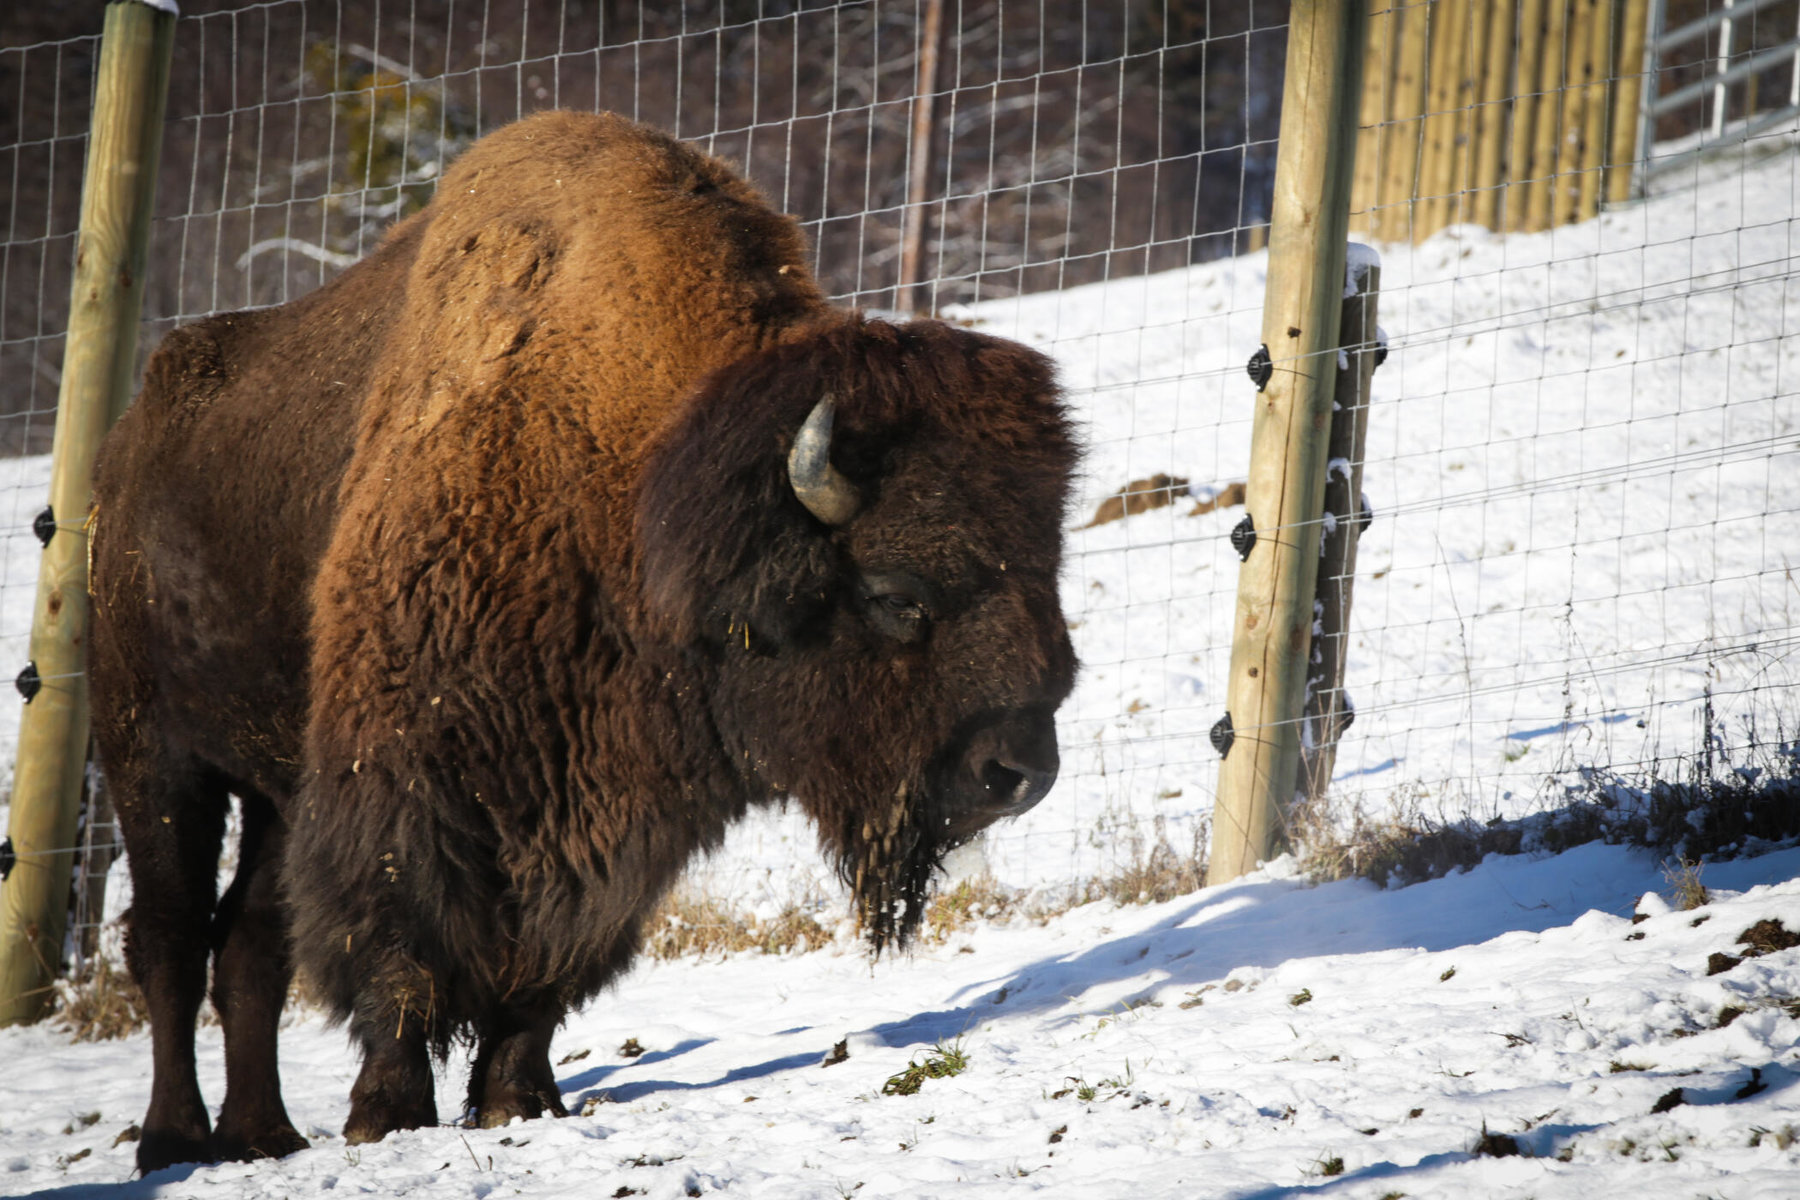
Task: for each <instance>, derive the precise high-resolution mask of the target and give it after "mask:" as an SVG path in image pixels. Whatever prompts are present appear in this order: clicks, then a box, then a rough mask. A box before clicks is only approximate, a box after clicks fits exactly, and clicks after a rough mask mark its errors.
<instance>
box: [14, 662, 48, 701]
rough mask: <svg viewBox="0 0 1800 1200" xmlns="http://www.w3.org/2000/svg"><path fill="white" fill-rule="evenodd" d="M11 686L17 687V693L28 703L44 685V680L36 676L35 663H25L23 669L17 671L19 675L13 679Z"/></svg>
mask: <svg viewBox="0 0 1800 1200" xmlns="http://www.w3.org/2000/svg"><path fill="white" fill-rule="evenodd" d="M13 686H14V687H16V688H18V689H19V695H21V696H23V697H25V703H27V704H30V703H31V701H32V700H33V698H35V697H36V696H37V694H38V692H39V691H40V690H42V688H43V686H44V681H43V680H42V679H40V678H38V669H37V664H36V663H35V662H28V663H26V664H25V669H24V670H23V671H20V672H19V677H18V678H17V679H15V680H13Z"/></svg>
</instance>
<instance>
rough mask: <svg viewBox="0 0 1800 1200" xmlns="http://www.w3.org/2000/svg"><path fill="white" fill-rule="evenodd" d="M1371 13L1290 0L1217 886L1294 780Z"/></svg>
mask: <svg viewBox="0 0 1800 1200" xmlns="http://www.w3.org/2000/svg"><path fill="white" fill-rule="evenodd" d="M1367 19H1368V6H1367V4H1365V3H1361V2H1360V0H1295V3H1294V5H1293V7H1292V9H1291V12H1290V18H1289V26H1288V49H1287V78H1286V81H1285V83H1284V84H1283V88H1282V101H1281V104H1282V107H1281V144H1280V148H1279V150H1278V151H1277V153H1276V159H1275V197H1274V205H1273V211H1272V213H1271V219H1270V233H1269V276H1268V286H1267V292H1266V295H1265V298H1264V301H1263V326H1262V332H1263V343H1264V348H1263V350H1262V351H1260V352H1259V355H1258V359H1257V360H1253V363H1254V364H1255V365H1253V368H1252V373H1253V374H1254V375H1255V376H1256V377H1257V379H1258V393H1257V395H1256V414H1255V418H1254V422H1253V425H1252V430H1251V449H1250V456H1251V462H1250V472H1249V480H1248V484H1247V487H1246V495H1245V503H1244V507H1245V510H1246V513H1247V514H1248V515H1247V516H1246V517H1245V519H1244V521H1243V522H1242V523H1240V525H1239V527H1238V529H1237V530H1235V531H1233V543H1234V545H1236V546H1238V547H1239V553H1240V554H1241V555H1242V556H1243V558H1244V565H1243V568H1242V569H1241V571H1240V572H1239V574H1238V595H1237V613H1236V621H1235V625H1234V629H1233V634H1232V643H1231V678H1230V682H1229V685H1228V688H1227V692H1226V697H1227V704H1226V714H1225V716H1224V717H1223V718H1221V719H1220V721H1219V724H1218V726H1216V727H1215V729H1214V741H1215V743H1216V744H1217V745H1219V746H1220V747H1221V748H1222V750H1223V753H1224V755H1225V760H1224V762H1223V763H1222V764H1221V765H1220V768H1219V795H1218V801H1217V803H1216V805H1215V807H1214V811H1213V829H1212V853H1211V866H1210V868H1209V879H1210V881H1211V882H1214V883H1218V882H1222V881H1224V880H1228V879H1235V878H1236V877H1237V876H1239V875H1242V874H1244V873H1245V872H1247V871H1252V870H1255V869H1256V866H1257V864H1258V863H1260V862H1262V861H1264V860H1266V859H1268V858H1269V857H1271V856H1272V855H1273V854H1274V853H1275V852H1276V851H1277V849H1278V848H1279V847H1280V846H1281V845H1282V844H1283V842H1284V840H1285V838H1284V832H1285V831H1284V827H1283V825H1284V819H1285V815H1286V812H1287V809H1288V806H1289V804H1290V802H1291V801H1292V799H1293V796H1294V786H1295V782H1296V779H1297V776H1298V774H1299V769H1300V720H1301V707H1302V703H1303V700H1304V696H1305V688H1306V662H1307V653H1308V643H1309V641H1310V639H1311V632H1312V606H1313V591H1314V588H1315V586H1316V583H1317V579H1318V571H1319V533H1320V527H1321V511H1322V502H1323V496H1324V490H1325V463H1326V454H1327V448H1328V442H1327V439H1328V437H1329V434H1330V428H1331V403H1332V391H1333V386H1334V384H1335V383H1336V380H1337V373H1338V372H1337V360H1338V315H1339V312H1338V310H1339V308H1340V306H1341V304H1342V301H1343V294H1344V258H1345V234H1346V230H1347V225H1348V221H1349V211H1350V187H1351V181H1352V173H1353V171H1354V167H1355V160H1356V117H1357V111H1358V106H1359V100H1360V97H1361V94H1362V58H1363V49H1364V36H1365V33H1364V31H1365V23H1366V21H1367Z"/></svg>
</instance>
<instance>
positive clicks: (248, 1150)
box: [212, 1125, 312, 1162]
mask: <svg viewBox="0 0 1800 1200" xmlns="http://www.w3.org/2000/svg"><path fill="white" fill-rule="evenodd" d="M311 1144H312V1143H311V1142H308V1141H307V1140H306V1139H305V1138H304V1137H302V1136H301V1135H300V1131H299V1130H297V1129H295V1128H294V1127H293V1126H292V1125H282V1126H278V1127H276V1128H274V1129H265V1130H262V1131H261V1132H250V1131H244V1132H238V1131H235V1130H229V1129H226V1128H225V1127H224V1126H220V1127H219V1128H218V1129H216V1130H214V1131H213V1137H212V1158H213V1161H215V1162H250V1161H251V1160H252V1159H258V1158H286V1157H287V1156H288V1155H290V1154H292V1153H294V1152H295V1151H297V1150H304V1149H306V1148H307V1147H308V1146H310V1145H311Z"/></svg>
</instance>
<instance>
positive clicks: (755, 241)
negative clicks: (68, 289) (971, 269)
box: [92, 113, 1077, 1171]
mask: <svg viewBox="0 0 1800 1200" xmlns="http://www.w3.org/2000/svg"><path fill="white" fill-rule="evenodd" d="M806 258H807V252H806V248H805V245H804V241H803V238H802V236H801V234H800V230H799V228H798V226H797V225H796V223H795V222H794V221H793V220H792V219H791V218H789V217H786V216H783V215H781V214H779V213H777V212H776V211H774V210H773V209H772V208H771V207H770V206H769V205H768V204H767V203H766V202H765V201H764V200H763V199H762V198H761V197H760V196H759V195H758V194H757V192H756V191H755V190H754V189H753V188H752V187H751V186H750V185H749V184H748V183H746V182H745V181H744V180H743V179H741V178H740V177H738V176H737V175H736V174H734V173H733V172H732V171H731V170H730V169H729V168H728V167H727V166H726V165H724V164H723V163H721V162H720V161H718V160H716V159H713V158H709V157H707V156H705V155H703V154H701V153H699V152H697V151H696V150H694V149H693V148H691V147H689V146H687V145H684V144H682V143H680V142H677V141H675V140H673V139H670V138H668V137H666V136H664V135H662V134H659V133H657V132H654V131H652V130H650V129H647V128H645V127H643V126H640V125H636V124H633V123H631V122H629V121H626V120H624V119H621V118H618V117H614V116H608V115H599V116H595V115H580V114H572V113H552V114H543V115H538V116H534V117H531V118H528V119H526V120H522V121H520V122H518V123H517V124H514V125H511V126H508V127H506V128H504V129H501V130H499V131H497V132H495V133H494V134H492V135H490V136H488V137H486V138H484V139H483V140H481V141H480V142H478V143H476V144H475V145H474V146H473V147H471V148H470V149H469V150H468V151H467V153H465V154H464V155H463V156H462V157H461V158H460V159H459V160H458V161H457V162H456V163H455V164H454V165H453V166H452V167H451V169H450V170H449V171H448V172H447V173H446V174H445V176H444V179H443V181H442V184H441V186H440V188H439V190H438V192H437V195H436V198H435V199H434V200H433V201H432V202H431V203H430V204H429V205H428V206H427V207H426V208H425V209H424V210H423V211H421V212H420V213H418V214H416V215H415V216H413V217H411V218H409V219H407V220H405V221H403V222H401V223H400V224H398V225H396V226H395V227H394V228H393V229H392V230H391V231H390V232H389V234H388V236H387V237H386V238H385V239H384V241H383V242H382V244H381V245H380V247H379V248H378V249H377V250H376V251H375V252H374V253H373V254H372V255H370V256H369V257H368V258H367V259H366V260H364V261H363V262H361V263H360V264H358V265H356V266H354V267H352V268H350V269H349V270H348V271H346V272H345V273H344V274H343V275H342V276H340V277H339V278H337V279H336V280H334V281H333V282H331V283H330V284H328V285H326V286H325V287H323V288H320V289H319V290H318V291H316V292H314V293H312V294H311V295H309V296H306V297H304V298H302V299H299V300H296V301H294V302H292V303H289V304H287V305H283V306H281V307H279V308H274V309H269V310H264V311H259V312H243V313H233V314H229V315H222V316H215V317H211V318H208V319H206V320H203V321H200V322H198V323H196V324H194V325H191V326H189V327H186V328H184V329H180V330H177V331H176V332H174V333H173V334H171V335H170V336H169V337H168V339H167V340H166V341H165V342H164V344H163V345H162V346H161V347H160V348H159V349H158V351H157V353H156V354H155V356H154V357H153V359H152V360H151V362H150V364H149V366H148V368H147V371H146V377H145V384H144V388H143V390H142V393H141V395H140V396H139V398H138V400H137V402H136V404H135V405H134V406H133V407H132V409H131V410H130V411H129V412H128V413H127V414H126V415H125V417H124V418H123V419H122V420H121V422H120V424H119V426H118V428H117V430H116V431H115V432H114V433H113V434H112V435H111V437H110V438H109V440H108V442H107V444H106V446H105V448H104V451H103V454H102V458H101V462H100V465H99V467H98V470H97V478H96V489H95V492H96V500H95V503H96V509H95V514H94V519H93V538H94V541H93V585H92V586H93V591H94V601H95V604H94V622H95V625H94V631H93V684H94V695H95V731H96V737H97V740H98V745H99V749H100V754H101V759H102V763H103V765H104V769H105V776H106V779H107V781H108V786H109V788H110V790H111V795H112V797H113V800H114V803H115V805H116V807H117V811H118V815H119V821H120V824H121V827H122V829H123V833H124V837H125V841H126V845H127V847H128V849H129V862H130V866H131V874H132V883H133V888H134V895H135V902H134V904H133V906H132V909H131V913H130V917H129V921H128V926H127V955H128V961H129V964H130V967H131V970H132V973H133V975H134V976H135V977H136V979H137V980H138V982H139V983H140V984H141V985H142V988H143V991H144V993H145V996H146V998H147V1000H148V1004H149V1008H150V1013H151V1025H152V1039H153V1046H154V1054H155V1074H154V1081H153V1084H152V1092H151V1101H150V1108H149V1112H148V1114H147V1115H146V1117H145V1119H144V1122H143V1137H142V1142H141V1145H140V1148H139V1151H138V1163H139V1166H140V1167H141V1168H142V1169H143V1170H146V1171H148V1170H153V1169H156V1168H158V1167H161V1166H164V1165H167V1164H170V1163H175V1162H181V1161H190V1160H212V1159H221V1158H249V1157H256V1156H261V1155H270V1156H274V1155H281V1154H285V1153H288V1152H290V1151H292V1150H295V1149H298V1148H300V1147H302V1146H304V1145H305V1144H306V1142H305V1139H303V1138H302V1137H301V1136H300V1134H299V1133H298V1132H297V1131H296V1130H295V1129H294V1127H293V1125H292V1123H291V1122H290V1121H289V1119H288V1116H287V1113H286V1111H285V1109H284V1107H283V1104H282V1099H281V1091H280V1084H279V1080H278V1075H277V1069H276V1023H277V1018H278V1016H279V1013H280V1009H281V1006H282V1003H283V1000H284V998H285V995H286V992H287V989H288V986H289V983H290V980H291V978H292V976H293V973H294V971H295V969H296V968H298V969H299V971H300V972H301V973H302V976H303V977H304V978H305V979H306V980H307V981H308V983H309V986H310V988H311V990H312V992H313V993H314V994H315V995H316V997H317V998H318V999H319V1000H320V1001H321V1002H322V1003H323V1004H324V1005H325V1006H326V1007H327V1008H328V1010H329V1012H330V1013H331V1014H332V1015H333V1016H334V1017H335V1018H337V1019H339V1020H342V1021H346V1022H347V1023H348V1026H349V1029H350V1032H351V1034H352V1036H353V1038H354V1039H355V1040H356V1041H357V1042H358V1043H359V1044H360V1049H361V1053H362V1060H363V1061H362V1068H361V1073H360V1075H359V1076H358V1078H357V1080H356V1083H355V1085H354V1088H353V1090H352V1092H351V1106H350V1113H349V1117H348V1120H347V1123H346V1124H345V1127H344V1134H345V1137H346V1138H347V1139H348V1140H349V1141H351V1142H364V1141H371V1140H375V1139H379V1138H381V1137H383V1136H384V1135H385V1134H387V1133H388V1132H390V1131H392V1130H397V1129H406V1128H412V1127H417V1126H422V1125H430V1124H435V1123H436V1121H437V1106H436V1100H435V1097H434V1094H433V1083H432V1070H431V1062H432V1058H433V1056H436V1057H437V1058H438V1059H440V1060H441V1059H442V1058H443V1057H444V1056H445V1055H446V1054H447V1052H448V1049H449V1047H450V1046H451V1045H452V1044H453V1043H455V1042H457V1041H459V1040H463V1039H467V1040H468V1041H470V1042H472V1043H473V1046H474V1051H473V1061H472V1064H471V1074H470V1080H469V1087H468V1111H469V1112H470V1113H471V1114H472V1117H473V1119H475V1120H477V1121H479V1122H480V1123H481V1124H483V1125H495V1124H502V1123H505V1122H506V1121H508V1120H510V1119H511V1118H513V1117H515V1116H524V1117H535V1116H539V1115H542V1114H544V1113H546V1112H548V1113H555V1114H562V1113H563V1112H564V1109H563V1105H562V1102H561V1098H560V1095H559V1090H558V1088H557V1086H556V1080H555V1077H554V1075H553V1073H552V1071H551V1067H550V1060H549V1054H548V1051H549V1045H550V1039H551V1036H552V1034H553V1033H554V1031H555V1030H556V1028H557V1027H558V1025H559V1024H560V1022H561V1021H562V1019H563V1017H564V1015H565V1014H566V1012H567V1011H568V1010H569V1008H570V1007H571V1006H572V1005H575V1004H578V1003H580V1002H582V1001H583V1000H585V999H587V998H589V997H591V996H593V995H594V994H596V993H597V992H598V991H599V990H600V989H601V988H603V987H604V986H605V985H606V984H607V983H608V982H609V981H610V980H611V979H613V978H614V977H615V976H616V975H617V974H618V973H619V972H620V971H621V970H622V969H623V968H624V967H625V966H626V965H627V964H628V963H629V962H630V961H631V958H632V956H633V954H634V953H635V951H636V948H637V946H638V944H639V937H640V933H641V927H642V925H643V922H644V920H645V918H646V917H647V915H648V914H649V913H650V912H651V911H652V910H653V908H654V906H655V905H656V904H657V903H658V901H659V899H660V898H661V897H662V896H663V895H664V894H665V893H666V891H667V890H668V888H669V887H670V886H671V884H672V883H673V881H674V880H675V879H676V878H677V877H678V875H679V874H680V872H681V871H682V869H683V866H684V865H685V864H686V863H687V862H688V861H689V860H690V858H692V857H693V855H694V854H695V853H696V852H697V851H700V850H703V849H705V848H709V847H712V846H715V845H717V844H718V842H719V840H720V838H721V836H722V835H723V834H724V832H725V830H726V828H727V826H729V825H730V824H731V822H733V821H734V820H736V819H737V818H738V817H740V816H741V815H743V814H744V813H745V812H746V811H747V810H748V809H750V808H751V807H752V806H757V805H768V804H772V803H780V802H783V801H784V800H785V799H787V798H792V800H793V801H794V802H795V803H797V804H799V805H800V806H801V807H802V809H803V810H804V811H805V812H806V813H808V814H809V815H810V817H811V818H812V819H813V821H814V822H815V824H816V826H817V828H818V832H819V836H820V840H821V843H822V846H823V847H824V848H825V850H826V851H827V852H828V854H829V855H830V856H831V857H832V858H833V860H834V861H835V864H836V866H837V868H838V870H839V871H840V872H841V874H842V876H843V878H844V880H845V881H846V883H847V885H848V886H849V887H850V889H851V891H852V895H853V899H854V904H855V905H856V909H857V913H858V915H859V917H860V919H861V921H862V923H863V925H864V927H865V929H866V930H867V933H868V937H869V939H870V942H871V943H872V945H873V947H874V948H875V949H876V950H880V949H881V948H882V947H884V946H890V945H904V944H905V942H906V941H907V938H908V936H909V934H910V933H911V932H912V931H913V930H914V927H915V926H916V925H917V923H918V921H919V919H920V916H921V914H922V906H923V900H924V898H925V895H926V892H927V888H928V885H929V882H930V878H931V876H932V874H933V872H934V870H935V869H936V867H937V865H938V863H939V862H940V860H941V857H942V855H943V854H944V853H945V852H946V851H947V850H948V849H949V848H951V847H953V846H955V845H957V844H958V843H959V842H962V841H964V840H966V839H967V838H969V837H970V836H971V835H973V834H974V833H975V832H977V831H978V830H980V829H981V828H983V827H984V826H986V825H988V824H989V823H990V822H992V821H994V820H996V819H999V818H1001V817H1005V816H1008V815H1011V814H1016V813H1019V812H1022V811H1024V810H1026V809H1028V808H1030V807H1031V806H1032V805H1033V804H1035V803H1036V802H1037V801H1038V800H1039V799H1040V798H1041V797H1042V796H1043V795H1044V793H1045V791H1046V790H1047V789H1048V788H1049V786H1050V784H1051V782H1052V781H1053V779H1054V778H1055V775H1056V772H1057V763H1058V760H1057V746H1056V738H1055V730H1054V723H1053V716H1054V713H1055V711H1056V709H1057V707H1058V705H1059V704H1060V703H1061V702H1062V700H1063V699H1064V697H1065V696H1066V695H1067V693H1068V691H1069V688H1070V686H1071V681H1072V677H1073V673H1074V669H1075V659H1074V655H1073V652H1072V650H1071V647H1070V643H1069V638H1068V632H1067V628H1066V626H1065V624H1064V621H1063V617H1062V614H1061V610H1060V607H1059V603H1058V597H1057V576H1058V570H1059V561H1060V556H1061V529H1062V527H1063V525H1064V523H1065V510H1066V507H1067V502H1068V493H1069V483H1070V476H1071V472H1072V470H1073V468H1074V465H1075V459H1076V455H1077V448H1076V445H1075V441H1074V438H1073V436H1072V433H1071V429H1070V424H1069V421H1068V419H1067V416H1066V414H1065V412H1064V410H1063V407H1062V404H1061V401H1060V399H1059V394H1058V391H1057V388H1056V384H1055V381H1054V378H1053V372H1052V369H1051V365H1050V364H1049V362H1048V361H1047V360H1046V359H1044V358H1043V357H1042V356H1041V355H1039V354H1037V353H1035V352H1033V351H1031V350H1029V349H1026V348H1025V347H1022V346H1019V345H1016V344H1013V343H1010V342H1006V341H1003V340H1000V339H996V338H992V337H986V336H982V335H979V334H976V333H973V332H970V331H967V330H964V329H958V328H954V327H951V326H948V325H945V324H940V323H937V322H933V321H925V320H920V321H913V322H910V323H905V324H890V323H887V322H883V321H878V320H872V319H867V318H865V317H864V316H862V315H860V314H857V313H854V312H847V311H843V310H840V309H836V308H834V307H832V306H830V305H829V304H827V303H826V301H825V300H824V298H823V296H822V294H821V292H820V290H819V288H818V286H817V285H816V284H815V282H814V281H813V279H812V277H811V275H810V274H809V272H808V270H807V268H806V266H805V261H806ZM232 795H235V796H237V797H238V798H239V803H240V806H241V814H242V833H241V841H240V847H239V860H238V865H237V869H236V874H235V877H234V878H233V881H232V883H231V885H230V887H229V888H228V889H227V890H226V892H225V893H224V895H223V896H222V897H216V895H215V893H216V888H215V882H214V881H215V875H216V870H217V864H218V856H219V851H220V846H221V838H222V831H223V829H224V827H225V819H226V814H227V811H228V805H229V798H230V796H232ZM209 956H210V957H211V959H212V962H213V982H212V998H213V1003H214V1005H215V1006H216V1008H217V1009H218V1012H219V1016H220V1020H221V1022H222V1024H223V1027H224V1034H225V1055H226V1085H225V1098H224V1102H223V1105H222V1107H221V1109H220V1112H219V1117H218V1123H217V1126H216V1128H214V1127H210V1125H209V1121H208V1117H207V1111H206V1108H205V1106H204V1103H203V1101H202V1098H201V1095H200V1090H199V1087H198V1084H197V1082H196V1078H195V1066H194V1037H193V1034H194V1021H195V1018H196V1015H197V1013H198V1010H199V1006H200V1003H201V1001H202V999H203V998H204V993H205V990H206V979H207V962H208V958H209Z"/></svg>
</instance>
